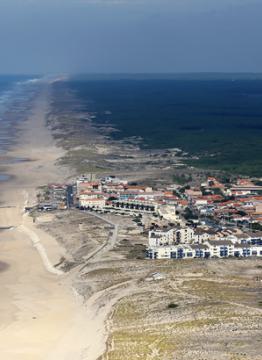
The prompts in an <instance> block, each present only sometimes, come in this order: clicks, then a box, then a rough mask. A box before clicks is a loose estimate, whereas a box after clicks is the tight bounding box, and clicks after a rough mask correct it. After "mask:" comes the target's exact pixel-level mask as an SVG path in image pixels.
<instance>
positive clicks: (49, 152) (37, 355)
mask: <svg viewBox="0 0 262 360" xmlns="http://www.w3.org/2000/svg"><path fill="white" fill-rule="evenodd" d="M47 111H48V87H45V86H44V85H43V89H42V91H41V93H40V94H39V95H38V96H37V98H36V99H35V100H34V104H33V107H32V112H31V114H30V115H29V116H28V118H27V121H25V122H23V124H21V128H20V134H21V135H20V139H19V143H18V144H17V146H16V147H15V148H14V149H12V151H10V152H9V154H8V155H10V156H14V157H19V158H26V159H30V161H27V162H21V163H19V162H18V163H15V164H10V165H8V166H7V171H8V173H9V174H10V175H12V178H11V179H10V181H7V182H1V184H0V186H1V189H0V190H1V191H0V194H1V208H0V228H1V227H11V229H9V230H1V233H0V261H1V264H4V265H5V266H1V271H0V279H1V297H0V354H1V359H4V360H18V359H19V360H31V359H32V360H38V359H39V360H40V359H48V360H60V359H61V360H62V359H63V360H64V359H70V360H78V359H88V360H95V359H96V358H97V357H98V356H99V355H100V354H101V352H103V349H104V346H105V345H104V342H103V341H102V342H101V339H102V340H103V336H104V335H103V336H101V334H100V335H99V336H97V334H96V332H95V331H93V329H94V325H95V328H96V329H98V331H101V332H103V327H104V318H101V319H99V317H98V319H97V320H96V319H94V318H93V317H92V314H91V311H90V309H89V311H86V309H85V308H84V306H83V305H82V301H81V298H79V297H78V296H77V295H76V294H74V292H73V290H72V286H71V279H70V275H65V274H61V273H60V272H59V271H57V270H56V269H55V268H54V267H53V265H54V264H56V263H57V262H58V261H59V259H60V258H61V256H62V255H63V254H64V249H63V248H61V247H60V246H59V245H58V243H57V242H56V241H55V240H54V239H53V238H52V237H51V236H50V235H48V234H46V233H45V232H43V231H41V230H39V229H38V228H37V227H36V226H35V224H33V221H32V218H31V217H28V216H26V215H25V214H24V213H23V209H24V206H25V205H32V204H34V202H35V194H36V189H37V187H38V186H41V185H44V184H46V183H50V182H59V181H62V180H63V181H64V179H65V178H66V177H67V176H68V173H67V170H66V169H63V168H60V167H58V166H56V165H55V162H56V160H57V158H59V157H60V156H61V155H62V150H61V149H59V148H57V147H56V146H55V143H54V141H53V138H52V136H51V134H50V132H49V130H48V129H47V128H46V126H45V116H46V113H47ZM34 245H35V246H34ZM88 316H89V317H92V319H89V318H88ZM89 320H90V321H89Z"/></svg>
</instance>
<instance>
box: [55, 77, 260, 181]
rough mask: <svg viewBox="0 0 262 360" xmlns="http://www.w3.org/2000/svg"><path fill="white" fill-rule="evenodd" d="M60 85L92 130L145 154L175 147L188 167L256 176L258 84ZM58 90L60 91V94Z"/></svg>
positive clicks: (96, 81) (77, 81)
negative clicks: (105, 131)
mask: <svg viewBox="0 0 262 360" xmlns="http://www.w3.org/2000/svg"><path fill="white" fill-rule="evenodd" d="M55 86H56V87H57V88H59V87H62V86H66V87H67V88H69V89H71V91H72V92H73V93H74V94H75V95H76V96H77V97H78V98H79V99H80V101H81V102H82V104H83V107H84V109H85V110H86V111H89V112H90V113H92V115H93V116H92V118H93V122H94V124H96V126H98V127H99V126H103V127H104V126H105V125H108V126H109V127H114V128H115V130H116V131H113V132H112V133H111V137H112V138H113V139H115V140H122V141H123V140H124V141H127V142H128V141H132V139H133V140H134V138H137V139H139V140H140V146H141V147H143V148H148V149H151V148H152V149H153V148H154V149H156V148H162V149H163V148H166V149H168V148H180V149H182V150H183V151H185V152H188V153H189V154H191V155H194V156H192V158H194V157H195V158H196V157H198V158H199V159H198V160H194V159H192V160H189V161H188V163H189V164H191V165H192V166H200V167H203V168H211V169H221V170H224V171H228V172H235V173H241V174H245V175H251V176H257V177H261V176H262V79H261V77H256V76H253V77H250V76H246V77H243V76H239V77H238V76H237V75H235V76H226V77H225V78H215V79H213V78H212V77H210V78H204V79H201V76H198V77H195V78H192V77H191V78H190V76H188V77H187V78H185V79H182V78H176V79H174V78H172V77H171V78H164V79H162V78H161V77H160V76H158V77H157V78H152V77H151V78H150V77H145V78H143V79H141V78H138V77H133V78H132V77H130V76H129V77H126V78H125V77H124V76H123V77H122V78H118V79H115V78H113V79H112V78H110V77H109V78H106V79H103V78H99V77H98V78H94V77H93V78H86V77H78V78H71V79H70V80H68V81H67V82H65V83H64V84H62V83H57V84H56V85H55ZM60 90H61V89H60Z"/></svg>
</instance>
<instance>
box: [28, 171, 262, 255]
mask: <svg viewBox="0 0 262 360" xmlns="http://www.w3.org/2000/svg"><path fill="white" fill-rule="evenodd" d="M37 200H38V204H37V206H36V207H34V208H33V209H34V210H37V211H38V212H49V211H63V210H69V211H70V209H78V210H79V211H86V212H89V213H90V212H93V213H94V212H95V213H99V214H101V215H102V216H106V215H107V214H110V215H113V216H121V217H129V218H131V219H132V220H133V222H134V223H135V224H136V225H137V227H138V229H139V231H140V233H141V239H143V243H144V245H145V259H151V260H153V259H174V260H175V259H190V258H191V259H192V258H204V259H209V258H228V257H236V258H246V257H262V186H261V182H260V181H259V180H256V181H251V180H250V179H248V178H238V179H236V181H235V182H234V183H232V182H230V181H228V179H226V181H224V182H222V181H219V180H218V179H216V178H215V177H207V179H206V182H204V183H201V184H200V185H199V186H194V187H192V186H190V185H184V186H182V185H176V184H170V185H168V186H166V187H161V188H152V187H150V186H146V185H139V184H137V183H134V182H128V181H127V180H126V179H121V178H118V177H116V176H104V177H101V178H98V177H97V176H96V175H94V174H88V175H83V176H80V177H78V178H76V179H75V180H74V181H72V182H71V183H70V184H49V185H47V186H43V187H42V188H41V189H40V191H39V193H38V195H37ZM33 209H32V208H30V209H27V210H30V211H32V210H33ZM145 234H146V236H147V240H146V242H145V241H144V239H145ZM142 235H143V237H142Z"/></svg>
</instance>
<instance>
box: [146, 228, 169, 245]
mask: <svg viewBox="0 0 262 360" xmlns="http://www.w3.org/2000/svg"><path fill="white" fill-rule="evenodd" d="M148 243H149V246H150V247H151V246H152V247H155V246H166V245H171V244H173V243H174V230H173V229H170V230H151V231H149V235H148Z"/></svg>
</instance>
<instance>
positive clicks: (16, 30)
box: [0, 0, 262, 74]
mask: <svg viewBox="0 0 262 360" xmlns="http://www.w3.org/2000/svg"><path fill="white" fill-rule="evenodd" d="M261 16H262V0H0V46H1V48H0V49H1V50H0V73H2V74H6V73H9V74H11V73H24V74H25V73H30V74H32V73H41V74H49V73H51V74H53V73H54V74H57V73H145V72H148V73H181V72H262V46H261V34H262V21H261Z"/></svg>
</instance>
